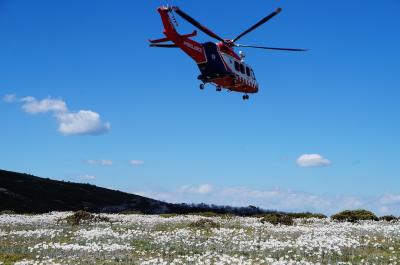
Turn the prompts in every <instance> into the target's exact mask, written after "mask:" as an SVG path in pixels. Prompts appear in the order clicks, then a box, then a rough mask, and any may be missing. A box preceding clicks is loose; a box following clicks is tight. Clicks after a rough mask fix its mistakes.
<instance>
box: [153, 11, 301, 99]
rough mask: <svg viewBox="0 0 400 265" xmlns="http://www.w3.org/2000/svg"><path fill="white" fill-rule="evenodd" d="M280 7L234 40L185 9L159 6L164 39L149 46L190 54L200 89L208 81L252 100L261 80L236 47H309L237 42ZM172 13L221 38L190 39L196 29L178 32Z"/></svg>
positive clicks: (285, 49) (194, 34)
mask: <svg viewBox="0 0 400 265" xmlns="http://www.w3.org/2000/svg"><path fill="white" fill-rule="evenodd" d="M281 10H282V9H281V8H278V9H276V10H275V11H274V12H272V13H271V14H269V15H268V16H266V17H264V18H263V19H261V20H260V21H259V22H257V23H256V24H254V25H253V26H251V27H250V28H248V29H247V30H245V31H244V32H242V33H241V34H239V35H238V36H237V37H236V38H234V39H223V38H221V37H220V36H218V35H217V34H215V33H214V32H212V31H211V30H209V29H208V28H206V27H205V26H203V25H202V24H200V23H199V22H198V21H196V20H195V19H194V18H192V17H190V16H189V15H188V14H186V13H185V12H183V11H182V10H181V9H179V7H174V6H173V7H171V6H163V7H159V8H158V9H157V11H158V12H159V13H160V16H161V20H162V23H163V24H164V35H165V36H166V37H165V38H162V39H157V40H149V41H150V43H151V44H150V47H159V48H180V49H181V50H183V51H184V52H185V53H186V54H188V55H189V56H190V57H191V58H192V59H193V60H194V61H195V62H196V63H197V65H198V67H199V69H200V72H201V74H200V75H199V77H198V79H199V80H200V81H201V82H202V83H201V84H200V89H204V85H205V84H207V83H211V84H214V85H215V86H216V87H217V91H221V90H222V88H225V89H228V90H230V91H236V92H240V93H244V95H243V99H244V100H246V99H249V95H248V94H250V93H257V92H258V83H257V80H256V77H255V75H254V71H253V69H252V68H251V66H250V65H248V64H246V63H245V62H244V57H245V56H244V53H242V52H239V54H237V53H236V52H235V51H234V50H233V48H234V47H243V48H258V49H267V50H280V51H306V49H289V48H273V47H262V46H252V45H242V44H238V43H236V41H237V40H239V39H240V38H242V37H243V36H244V35H246V34H248V33H249V32H251V31H253V30H254V29H256V28H258V27H259V26H261V25H262V24H264V23H265V22H267V21H268V20H270V19H271V18H273V17H274V16H276V15H277V14H279V13H280V12H281ZM173 12H175V13H176V14H178V15H179V16H181V17H182V18H183V19H185V20H186V21H188V22H189V23H190V24H192V25H193V26H195V27H196V28H198V29H199V30H201V31H202V32H204V33H205V34H207V35H208V36H210V37H212V38H214V39H217V40H219V41H220V42H218V43H214V42H205V43H198V42H196V41H194V40H192V39H191V37H194V36H196V35H197V31H196V30H195V31H193V33H191V34H185V35H181V34H179V33H178V32H177V31H176V29H175V27H174V24H173V22H172V21H171V19H172V20H173V21H174V22H175V23H176V20H175V17H174V15H173ZM168 41H172V42H173V44H165V43H164V42H168Z"/></svg>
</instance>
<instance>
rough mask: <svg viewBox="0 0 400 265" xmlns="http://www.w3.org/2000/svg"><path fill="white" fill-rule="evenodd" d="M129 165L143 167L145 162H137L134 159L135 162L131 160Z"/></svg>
mask: <svg viewBox="0 0 400 265" xmlns="http://www.w3.org/2000/svg"><path fill="white" fill-rule="evenodd" d="M129 164H130V165H132V166H141V165H143V164H144V161H143V160H135V159H134V160H130V161H129Z"/></svg>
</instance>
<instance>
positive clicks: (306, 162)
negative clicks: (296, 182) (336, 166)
mask: <svg viewBox="0 0 400 265" xmlns="http://www.w3.org/2000/svg"><path fill="white" fill-rule="evenodd" d="M297 164H298V165H299V166H301V167H322V166H329V165H331V164H332V163H331V161H329V160H328V159H326V158H324V157H322V156H321V155H319V154H304V155H301V156H300V157H299V158H298V159H297Z"/></svg>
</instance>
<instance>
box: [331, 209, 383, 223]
mask: <svg viewBox="0 0 400 265" xmlns="http://www.w3.org/2000/svg"><path fill="white" fill-rule="evenodd" d="M331 218H332V219H333V220H336V221H339V222H351V223H356V222H358V221H362V220H374V221H377V220H378V217H376V215H375V214H374V213H372V212H370V211H367V210H362V209H359V210H353V211H350V210H346V211H343V212H339V213H337V214H334V215H332V216H331Z"/></svg>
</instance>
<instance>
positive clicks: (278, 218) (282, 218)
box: [261, 213, 293, 225]
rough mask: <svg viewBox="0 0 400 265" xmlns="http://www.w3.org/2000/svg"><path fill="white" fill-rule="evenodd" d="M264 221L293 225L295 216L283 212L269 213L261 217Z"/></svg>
mask: <svg viewBox="0 0 400 265" xmlns="http://www.w3.org/2000/svg"><path fill="white" fill-rule="evenodd" d="M261 222H262V223H270V224H273V225H278V224H282V225H293V217H291V216H289V215H286V214H281V213H268V214H265V215H263V217H262V218H261Z"/></svg>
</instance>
